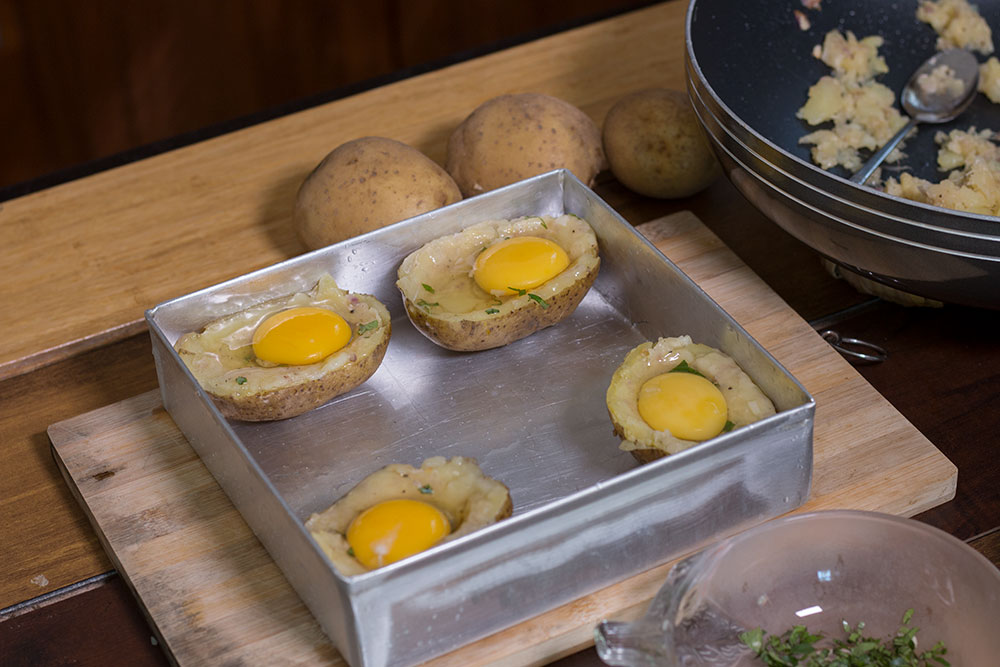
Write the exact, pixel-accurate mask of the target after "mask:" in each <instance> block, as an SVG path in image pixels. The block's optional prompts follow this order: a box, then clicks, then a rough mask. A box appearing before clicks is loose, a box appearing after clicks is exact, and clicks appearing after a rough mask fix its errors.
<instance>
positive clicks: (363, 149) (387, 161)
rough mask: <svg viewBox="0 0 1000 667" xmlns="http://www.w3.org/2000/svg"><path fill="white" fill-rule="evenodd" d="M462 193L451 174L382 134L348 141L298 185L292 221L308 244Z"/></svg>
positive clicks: (340, 237)
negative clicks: (381, 135)
mask: <svg viewBox="0 0 1000 667" xmlns="http://www.w3.org/2000/svg"><path fill="white" fill-rule="evenodd" d="M461 199H462V194H461V192H459V189H458V186H457V185H456V184H455V182H454V181H453V180H452V178H451V176H449V175H448V173H447V172H446V171H445V170H444V169H442V168H441V167H440V166H439V165H438V164H436V163H435V162H434V161H433V160H431V159H430V158H428V157H427V156H425V155H424V154H423V153H421V152H420V151H418V150H417V149H416V148H413V147H412V146H408V145H406V144H404V143H402V142H399V141H395V140H393V139H386V138H384V137H363V138H361V139H355V140H353V141H348V142H347V143H345V144H342V145H340V146H338V147H337V148H336V149H334V150H333V151H332V152H330V153H329V154H328V155H327V156H326V157H325V158H323V161H322V162H320V163H319V165H318V166H317V167H316V168H315V169H314V170H313V172H312V173H311V174H309V176H308V177H307V178H306V179H305V181H304V182H303V183H302V186H301V187H300V188H299V192H298V196H297V197H296V201H295V211H294V214H293V217H292V225H293V227H294V228H295V231H296V233H297V234H298V235H299V238H300V239H301V241H302V243H303V244H304V245H305V246H306V247H307V248H310V249H315V248H322V247H325V246H328V245H330V244H332V243H337V242H339V241H343V240H345V239H348V238H351V237H354V236H357V235H359V234H363V233H365V232H369V231H372V230H374V229H378V228H380V227H385V226H386V225H389V224H392V223H394V222H399V221H400V220H405V219H407V218H411V217H413V216H415V215H420V214H421V213H426V212H427V211H431V210H434V209H436V208H438V207H440V206H444V205H447V204H453V203H455V202H457V201H459V200H461Z"/></svg>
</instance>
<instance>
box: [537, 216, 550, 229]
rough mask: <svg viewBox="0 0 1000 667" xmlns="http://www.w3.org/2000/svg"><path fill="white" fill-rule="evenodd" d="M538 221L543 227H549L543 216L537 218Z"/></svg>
mask: <svg viewBox="0 0 1000 667" xmlns="http://www.w3.org/2000/svg"><path fill="white" fill-rule="evenodd" d="M538 222H540V223H542V227H544V228H545V229H548V228H549V226H548V225H546V224H545V218H541V217H540V218H538Z"/></svg>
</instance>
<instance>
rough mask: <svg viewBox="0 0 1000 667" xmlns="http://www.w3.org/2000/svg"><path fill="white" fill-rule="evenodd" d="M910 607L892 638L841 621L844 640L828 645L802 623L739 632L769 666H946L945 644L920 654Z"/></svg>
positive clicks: (742, 640)
mask: <svg viewBox="0 0 1000 667" xmlns="http://www.w3.org/2000/svg"><path fill="white" fill-rule="evenodd" d="M912 617H913V610H912V609H908V610H907V611H906V613H905V614H903V623H902V626H901V627H900V628H899V630H898V631H897V632H896V636H895V637H893V638H892V639H891V640H881V639H879V638H877V637H865V636H864V635H863V634H862V630H864V627H865V624H864V623H863V622H862V623H858V625H857V626H856V627H854V628H852V627H851V626H850V625H849V624H848V623H847V621H844V622H843V627H844V633H845V634H846V635H847V638H846V640H844V639H834V640H832V641H831V642H830V645H829V646H823V647H820V646H817V644H818V643H819V642H820V641H822V640H823V639H824V637H823V635H822V634H815V635H814V634H812V633H810V632H809V630H808V629H806V627H805V626H804V625H796V626H793V627H792V629H791V630H787V631H786V632H785V633H784V634H783V635H781V636H780V637H778V636H775V635H771V636H766V633H765V632H764V631H763V630H762V629H761V628H755V629H753V630H748V631H746V632H741V633H740V635H739V638H740V641H741V642H743V644H745V645H746V646H747V647H748V648H749V649H750V650H751V651H752V652H753V653H754V654H755V655H756V656H757V658H758V659H759V660H760V661H761V662H763V663H764V664H765V665H768V666H770V667H777V666H779V665H780V666H783V667H785V666H787V667H795V666H797V665H801V666H802V667H929V666H930V665H932V664H933V665H939V666H942V667H948V665H950V664H951V663H949V662H948V661H947V660H945V659H944V655H945V654H946V653H947V652H948V649H946V648H945V646H944V644H943V643H941V642H938V643H937V644H935V645H934V646H932V647H931V648H930V649H928V650H927V651H924V652H923V653H918V652H917V650H916V649H917V642H916V640H915V639H914V637H915V635H916V634H917V628H911V627H909V623H910V619H911V618H912Z"/></svg>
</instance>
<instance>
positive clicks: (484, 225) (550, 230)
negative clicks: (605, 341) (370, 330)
mask: <svg viewBox="0 0 1000 667" xmlns="http://www.w3.org/2000/svg"><path fill="white" fill-rule="evenodd" d="M599 268H600V257H599V255H598V244H597V236H596V234H594V230H593V228H591V226H590V225H589V224H588V223H587V222H586V221H585V220H583V219H581V218H579V217H577V216H575V215H572V214H565V215H560V216H556V217H552V216H533V217H525V218H519V219H516V220H491V221H486V222H481V223H479V224H476V225H473V226H471V227H468V228H466V229H464V230H462V231H461V232H458V233H456V234H451V235H448V236H443V237H441V238H438V239H435V240H433V241H431V242H429V243H427V244H425V245H424V246H423V247H421V248H420V249H418V250H416V251H414V252H413V253H411V254H410V255H409V256H407V257H406V259H404V260H403V262H402V264H401V265H400V267H399V271H398V280H397V281H396V286H397V287H398V288H399V291H400V293H401V294H402V296H403V303H404V305H405V306H406V313H407V315H408V316H409V318H410V321H411V322H412V323H413V325H414V326H415V327H417V329H418V330H420V331H421V333H423V334H424V335H425V336H427V337H428V338H429V339H430V340H432V341H434V342H435V343H437V344H438V345H440V346H442V347H445V348H447V349H449V350H458V351H474V350H487V349H490V348H494V347H500V346H502V345H506V344H508V343H511V342H513V341H515V340H518V339H521V338H524V337H525V336H529V335H531V334H533V333H535V332H536V331H538V330H540V329H543V328H545V327H548V326H551V325H553V324H556V323H557V322H559V321H560V320H562V319H564V318H566V317H568V316H569V315H570V314H572V312H573V311H574V310H575V309H576V307H577V306H578V305H579V303H580V301H582V300H583V297H584V296H585V295H586V293H587V290H589V289H590V286H591V285H592V284H593V283H594V280H595V279H596V278H597V273H598V270H599Z"/></svg>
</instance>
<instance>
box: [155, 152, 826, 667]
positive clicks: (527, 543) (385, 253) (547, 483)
mask: <svg viewBox="0 0 1000 667" xmlns="http://www.w3.org/2000/svg"><path fill="white" fill-rule="evenodd" d="M564 212H565V213H573V214H575V215H578V216H580V217H582V218H584V219H586V220H587V221H588V222H590V224H591V225H592V226H593V228H594V230H595V231H596V232H597V236H598V240H599V244H600V253H601V261H602V264H601V270H600V275H599V277H598V279H597V281H596V282H595V284H594V286H593V288H592V289H591V290H590V292H589V293H588V295H587V296H586V297H585V298H584V300H583V302H582V303H581V305H580V306H579V308H578V309H577V310H576V312H575V313H574V314H573V315H572V316H570V317H569V318H568V319H566V320H564V321H562V322H561V323H559V324H558V325H556V326H553V327H549V328H547V329H544V330H542V331H540V332H538V333H536V334H534V335H532V336H530V337H528V338H525V339H522V340H520V341H517V342H515V343H512V344H510V345H507V346H505V347H502V348H497V349H494V350H488V351H484V352H474V353H458V352H450V351H447V350H444V349H441V348H439V347H437V346H436V345H434V344H433V343H431V342H430V341H429V340H427V339H425V338H424V337H423V336H422V335H421V334H420V333H418V332H417V331H416V329H414V328H413V326H412V325H411V324H410V323H409V321H408V320H407V318H406V314H405V312H404V311H403V307H402V302H401V299H400V296H399V293H398V292H397V290H396V287H395V280H396V269H397V267H398V266H399V264H400V262H401V261H402V259H403V258H404V257H405V256H406V255H407V254H408V253H410V252H411V251H413V250H414V249H416V248H418V247H420V246H421V245H422V244H423V243H425V242H427V241H430V240H431V239H434V238H436V237H438V236H441V235H443V234H448V233H452V232H455V231H458V230H460V229H462V228H464V227H467V226H469V225H471V224H473V223H476V222H480V221H483V220H487V219H497V218H512V217H519V216H522V215H543V214H552V215H556V214H561V213H564ZM323 272H329V273H331V275H333V277H334V278H335V279H336V281H337V282H338V284H340V285H341V287H343V288H345V289H349V290H351V291H354V292H364V293H369V294H374V295H375V296H376V297H378V298H379V299H380V300H381V301H382V302H383V303H385V304H386V305H387V307H388V308H389V310H390V313H391V314H392V318H393V321H392V338H391V341H390V343H389V348H388V352H387V354H386V357H385V360H384V361H383V363H382V365H381V367H380V368H379V369H378V371H377V372H376V373H375V374H374V375H373V376H372V377H371V378H370V379H369V380H368V381H367V382H366V383H365V384H363V385H361V386H360V387H358V388H356V389H355V390H353V391H351V392H349V393H348V394H346V395H343V396H341V397H338V398H336V399H334V400H333V401H331V402H329V403H328V404H326V405H324V406H322V407H321V408H318V409H316V410H313V411H312V412H308V413H306V414H304V415H302V416H299V417H296V418H293V419H289V420H285V421H280V422H272V423H257V424H251V423H242V422H236V421H232V422H230V421H227V420H226V419H225V418H223V417H222V416H221V415H220V413H219V412H218V411H217V410H216V408H215V407H214V405H213V404H212V401H211V400H210V399H209V397H208V396H207V395H206V394H205V393H204V392H203V391H202V390H201V388H200V387H199V386H198V384H197V383H196V381H195V380H194V378H193V377H192V375H191V374H190V373H189V372H188V371H187V369H186V367H185V366H184V364H183V363H182V362H181V361H180V358H179V357H178V356H177V354H176V353H175V352H174V350H173V347H172V346H173V343H174V342H175V341H176V340H177V339H178V338H179V337H180V336H181V335H182V334H184V333H186V332H188V331H194V330H199V329H200V328H201V327H202V326H204V325H205V324H206V323H207V322H208V321H210V320H212V319H214V318H217V317H219V316H222V315H224V314H228V313H231V312H234V311H237V310H240V309H243V308H246V307H248V306H250V305H252V304H254V303H257V302H260V301H263V300H266V299H270V298H274V297H276V296H281V295H285V294H289V293H292V292H294V291H299V290H307V289H309V288H311V287H312V286H313V285H314V284H315V282H316V280H317V279H318V277H319V275H320V274H321V273H323ZM146 319H147V321H148V323H149V328H150V332H151V337H152V341H153V353H154V356H155V359H156V369H157V374H158V376H159V382H160V389H161V392H162V394H163V403H164V405H165V406H166V409H167V410H168V411H169V412H170V414H171V415H172V416H173V418H174V421H175V422H176V423H177V425H178V426H179V427H180V429H181V430H182V431H183V433H184V434H185V436H187V438H188V439H189V440H190V442H191V444H192V446H193V447H194V448H195V450H196V451H197V452H198V453H199V455H200V456H201V458H202V460H203V461H204V462H205V465H206V466H207V467H208V469H209V470H210V471H211V472H212V474H213V475H214V476H215V477H216V479H217V480H218V482H219V484H220V485H221V486H222V488H223V489H224V490H225V491H226V493H227V494H228V495H229V497H230V498H231V499H232V501H233V503H234V504H235V505H236V507H237V508H238V509H239V511H240V512H241V513H242V514H243V516H244V517H245V519H246V521H247V523H248V524H249V525H250V527H251V528H252V529H253V530H254V532H255V533H256V535H257V536H258V538H259V539H260V541H261V542H262V543H263V544H264V546H265V547H266V548H267V550H268V551H269V552H270V554H271V556H272V557H273V558H274V560H275V562H276V563H277V564H278V566H279V567H280V568H281V569H282V571H283V572H284V574H285V576H286V577H287V578H288V581H289V582H290V583H291V584H292V586H293V587H294V588H295V590H296V591H298V593H299V595H300V596H301V597H302V599H303V600H304V601H305V603H306V604H307V605H308V607H309V608H310V610H311V611H312V613H313V614H314V615H315V617H316V618H317V619H318V620H319V622H320V624H321V625H322V626H323V628H324V630H325V631H326V633H327V635H328V636H329V637H330V639H331V640H332V641H333V643H334V644H335V645H336V647H337V648H338V649H339V650H340V652H341V653H342V654H343V656H344V657H345V658H346V660H347V661H348V662H349V663H350V664H351V665H354V666H355V667H357V666H360V665H375V666H380V665H405V664H414V663H418V662H422V661H424V660H427V659H429V658H432V657H434V656H437V655H440V654H443V653H445V652H448V651H450V650H452V649H455V648H457V647H459V646H462V645H464V644H466V643H469V642H472V641H474V640H476V639H479V638H482V637H484V636H486V635H489V634H492V633H494V632H496V631H498V630H500V629H502V628H505V627H508V626H511V625H513V624H516V623H518V622H520V621H523V620H525V619H527V618H530V617H532V616H535V615H537V614H540V613H542V612H544V611H546V610H549V609H551V608H553V607H556V606H558V605H561V604H564V603H566V602H568V601H571V600H573V599H576V598H578V597H581V596H583V595H586V594H588V593H591V592H593V591H595V590H598V589H600V588H602V587H605V586H608V585H610V584H612V583H614V582H616V581H620V580H622V579H625V578H627V577H629V576H631V575H634V574H636V573H638V572H641V571H643V570H646V569H648V568H650V567H652V566H654V565H657V564H660V563H663V562H666V561H668V560H670V559H673V558H676V557H678V556H681V555H683V554H685V553H688V552H690V551H693V550H694V549H696V548H698V547H700V546H702V545H704V544H706V543H707V542H709V541H711V540H713V539H716V538H718V537H720V536H723V535H728V534H732V533H735V532H737V531H739V530H742V529H745V528H747V527H749V526H751V525H753V524H756V523H759V522H761V521H764V520H766V519H769V518H772V517H774V516H777V515H779V514H783V513H785V512H788V511H790V510H792V509H794V508H796V507H798V506H799V505H800V504H802V503H803V502H804V501H805V499H806V498H807V496H808V494H809V486H810V482H811V476H812V426H813V413H814V402H813V399H812V398H811V397H810V396H809V394H808V393H807V392H806V391H805V390H804V389H803V388H802V386H801V385H800V384H799V383H798V382H797V381H796V380H795V379H794V378H793V377H792V376H791V375H789V373H788V372H787V371H786V370H785V369H783V368H782V367H781V366H780V365H779V364H778V363H777V362H776V361H775V360H774V359H773V358H772V357H771V356H770V355H769V354H768V353H767V352H766V351H765V350H764V349H763V348H762V347H761V346H760V345H759V344H758V343H757V342H756V341H754V340H753V339H752V338H751V337H750V336H749V335H748V334H747V332H746V331H744V330H743V329H742V328H741V327H740V326H739V325H738V324H737V323H736V322H735V321H734V320H733V319H732V318H731V317H729V315H727V314H726V313H725V312H724V311H723V310H722V309H721V308H720V307H719V306H718V305H717V304H716V303H715V302H713V301H712V300H711V299H710V298H709V297H708V296H707V295H706V294H705V293H704V292H703V291H702V290H701V289H700V288H699V287H698V286H697V285H696V284H694V283H693V282H692V281H691V280H690V279H689V278H688V277H687V276H685V275H684V273H682V272H681V271H680V270H679V269H678V268H677V267H676V266H675V265H674V264H672V263H671V262H670V261H669V260H667V259H666V258H665V257H664V256H663V255H662V254H661V253H660V252H659V251H658V250H657V249H656V248H655V247H654V246H653V245H652V244H650V243H649V242H648V241H647V240H646V239H645V238H643V237H642V236H641V235H639V234H638V233H637V232H635V230H634V229H633V228H632V226H631V225H629V224H628V223H627V222H626V221H625V220H624V219H622V218H621V216H619V215H618V214H617V213H615V211H614V210H612V209H611V208H610V207H609V206H608V205H607V204H606V203H604V202H603V201H602V200H601V199H600V198H599V197H597V195H595V194H594V193H593V192H592V191H591V190H590V189H588V188H587V187H585V186H584V185H583V184H582V183H580V181H578V180H577V179H576V178H575V177H574V176H573V175H572V174H571V173H570V172H568V171H565V170H559V171H554V172H550V173H548V174H544V175H541V176H538V177H535V178H532V179H529V180H526V181H522V182H520V183H516V184H514V185H511V186H508V187H505V188H502V189H500V190H496V191H493V192H489V193H486V194H483V195H479V196H477V197H473V198H471V199H468V200H465V201H462V202H459V203H457V204H454V205H451V206H447V207H445V208H442V209H439V210H437V211H433V212H431V213H427V214H425V215H421V216H419V217H416V218H412V219H410V220H407V221H404V222H401V223H398V224H395V225H392V226H389V227H386V228H384V229H380V230H377V231H374V232H371V233H368V234H365V235H363V236H359V237H357V238H354V239H351V240H348V241H345V242H342V243H338V244H336V245H333V246H330V247H327V248H324V249H321V250H317V251H314V252H311V253H308V254H305V255H302V256H300V257H296V258H294V259H291V260H288V261H285V262H282V263H280V264H277V265H274V266H271V267H269V268H265V269H261V270H259V271H256V272H254V273H251V274H248V275H246V276H243V277H241V278H236V279H234V280H230V281H228V282H225V283H222V284H220V285H217V286H215V287H210V288H208V289H204V290H201V291H199V292H195V293H193V294H190V295H188V296H184V297H181V298H178V299H174V300H172V301H168V302H166V303H163V304H161V305H159V306H156V307H155V308H153V309H152V310H150V311H148V312H147V313H146ZM682 334H690V335H691V336H692V337H693V338H694V340H695V341H698V342H702V343H706V344H709V345H712V346H714V347H717V348H720V349H722V350H724V351H725V352H726V353H728V354H729V355H731V356H732V357H733V358H735V359H736V361H737V362H738V363H739V364H740V365H741V366H742V367H743V368H744V369H745V370H746V371H747V372H748V373H749V375H750V376H751V377H752V378H753V379H754V380H755V382H756V383H757V384H758V385H759V386H760V387H761V388H762V389H763V390H764V392H765V393H766V394H767V395H768V396H770V397H771V399H772V400H773V401H774V403H775V405H776V407H777V408H778V413H777V414H776V415H774V416H772V417H769V418H767V419H765V420H763V421H760V422H757V423H755V424H752V425H750V426H748V427H745V428H741V429H738V430H736V431H733V432H731V433H728V434H723V435H722V436H720V437H718V438H716V439H714V440H712V441H709V442H706V443H703V444H700V445H697V446H695V447H693V448H691V449H689V450H687V451H685V452H682V453H680V454H676V455H674V456H671V457H668V458H664V459H661V460H659V461H656V462H654V463H651V464H647V465H644V466H640V465H639V464H638V463H636V461H635V460H634V459H633V458H632V457H631V456H630V455H629V454H627V453H624V452H622V451H620V450H619V449H618V444H619V441H618V440H617V439H616V438H615V436H614V435H613V433H612V427H611V423H610V421H609V419H608V416H607V409H606V407H605V392H606V390H607V386H608V383H609V381H610V378H611V374H612V373H613V372H614V370H615V368H617V366H618V365H619V364H620V363H621V361H622V359H623V358H624V356H625V354H626V352H627V351H628V350H629V349H631V348H632V347H634V346H635V345H638V344H639V343H641V342H642V341H644V340H647V339H651V340H655V339H656V338H657V337H659V336H674V335H682ZM434 455H443V456H448V457H451V456H456V455H461V456H472V457H475V458H476V459H478V460H479V462H480V465H481V466H482V468H483V469H484V471H485V472H486V473H487V474H488V475H490V476H492V477H495V478H497V479H499V480H500V481H502V482H503V483H504V484H506V485H507V486H508V487H509V488H510V491H511V497H512V499H513V503H514V514H513V516H512V517H511V518H509V519H507V520H505V521H502V522H500V523H498V524H495V525H493V526H489V527H487V528H485V529H483V530H481V531H478V532H476V533H473V534H471V535H468V536H465V537H463V538H460V539H458V540H455V541H452V542H449V543H446V544H443V545H439V546H437V547H434V548H432V549H430V550H429V551H426V552H424V553H421V554H418V555H416V556H413V557H411V558H409V559H406V560H404V561H400V562H398V563H395V564H393V565H390V566H388V567H385V568H382V569H380V570H376V571H373V572H370V573H366V574H363V575H358V576H355V577H345V576H342V575H340V574H339V573H338V572H336V571H335V570H334V569H333V567H332V566H331V564H330V563H329V561H328V560H327V559H326V558H325V556H324V555H323V553H322V551H321V550H320V549H319V547H318V546H317V545H316V544H315V543H314V542H313V540H312V538H311V537H310V535H309V534H308V532H307V531H306V530H305V528H304V526H303V521H304V520H305V519H306V518H307V517H308V516H309V515H310V513H312V512H314V511H317V510H321V509H323V508H325V507H327V506H328V505H330V504H331V503H332V502H333V501H334V500H336V499H337V498H339V497H340V496H342V495H343V494H345V493H346V492H347V491H348V490H349V489H350V488H351V487H352V486H353V485H354V484H356V483H357V482H358V481H360V480H361V479H362V478H363V477H365V476H366V475H368V474H369V473H371V472H373V471H374V470H376V469H378V468H380V467H382V466H385V465H387V464H389V463H395V462H399V463H410V464H413V465H419V464H420V463H421V462H422V461H423V460H424V459H425V458H427V457H430V456H434Z"/></svg>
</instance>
